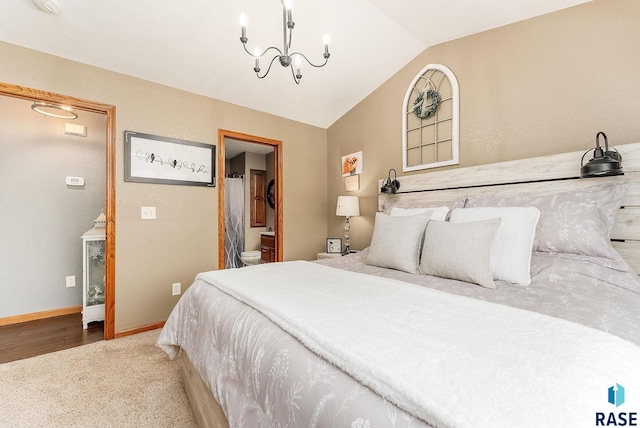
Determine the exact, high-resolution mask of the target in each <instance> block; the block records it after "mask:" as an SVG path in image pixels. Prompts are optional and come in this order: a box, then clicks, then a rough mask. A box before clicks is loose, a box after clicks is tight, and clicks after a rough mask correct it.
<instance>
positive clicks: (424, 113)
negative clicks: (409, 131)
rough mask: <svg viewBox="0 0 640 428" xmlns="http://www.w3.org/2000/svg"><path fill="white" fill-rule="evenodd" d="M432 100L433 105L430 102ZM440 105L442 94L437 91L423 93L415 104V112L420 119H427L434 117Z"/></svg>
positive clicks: (429, 90)
mask: <svg viewBox="0 0 640 428" xmlns="http://www.w3.org/2000/svg"><path fill="white" fill-rule="evenodd" d="M429 99H431V104H429V103H428V100H429ZM439 105H440V94H438V91H436V90H435V89H427V90H426V91H422V92H421V93H420V95H418V97H417V98H416V100H415V101H414V102H413V112H414V113H415V115H416V116H418V117H419V118H420V119H426V118H428V117H430V116H431V115H433V114H434V113H435V112H436V110H438V106H439Z"/></svg>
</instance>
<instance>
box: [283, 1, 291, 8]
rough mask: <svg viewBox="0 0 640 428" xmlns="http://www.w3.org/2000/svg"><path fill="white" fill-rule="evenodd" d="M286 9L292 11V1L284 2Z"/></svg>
mask: <svg viewBox="0 0 640 428" xmlns="http://www.w3.org/2000/svg"><path fill="white" fill-rule="evenodd" d="M284 8H285V9H287V10H291V0H284Z"/></svg>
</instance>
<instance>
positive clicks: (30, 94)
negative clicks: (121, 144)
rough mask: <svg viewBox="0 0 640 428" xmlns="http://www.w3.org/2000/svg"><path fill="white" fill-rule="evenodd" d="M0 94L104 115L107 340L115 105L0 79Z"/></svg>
mask: <svg viewBox="0 0 640 428" xmlns="http://www.w3.org/2000/svg"><path fill="white" fill-rule="evenodd" d="M0 95H4V96H9V97H14V98H21V99H25V100H28V101H44V102H48V103H54V104H62V105H65V106H69V107H72V108H74V109H77V110H82V111H88V112H93V113H99V114H104V115H105V121H106V125H105V126H106V135H105V139H106V142H105V143H106V144H105V146H106V148H105V163H106V167H105V174H106V177H105V184H106V189H105V194H106V200H105V204H104V207H105V211H104V213H105V217H106V225H105V229H106V239H105V253H104V266H105V289H104V294H105V318H104V338H105V339H107V340H109V339H113V338H114V337H115V157H116V156H115V113H116V108H115V106H112V105H108V104H102V103H97V102H93V101H88V100H83V99H79V98H73V97H69V96H66V95H60V94H55V93H52V92H45V91H40V90H37V89H30V88H25V87H21V86H17V85H11V84H8V83H2V82H0Z"/></svg>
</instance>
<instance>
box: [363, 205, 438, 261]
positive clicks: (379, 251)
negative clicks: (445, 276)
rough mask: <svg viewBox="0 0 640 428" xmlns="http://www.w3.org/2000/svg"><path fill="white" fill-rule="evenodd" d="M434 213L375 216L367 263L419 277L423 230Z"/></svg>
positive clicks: (379, 214)
mask: <svg viewBox="0 0 640 428" xmlns="http://www.w3.org/2000/svg"><path fill="white" fill-rule="evenodd" d="M430 217H431V213H424V214H418V215H412V216H388V215H386V214H382V213H376V222H375V224H374V226H373V237H372V238H371V246H370V247H369V254H367V258H366V259H365V263H366V264H368V265H372V266H380V267H384V268H390V269H397V270H401V271H404V272H409V273H416V272H417V271H418V261H419V258H420V246H421V244H422V237H423V235H424V228H425V225H426V224H427V222H428V221H429V218H430Z"/></svg>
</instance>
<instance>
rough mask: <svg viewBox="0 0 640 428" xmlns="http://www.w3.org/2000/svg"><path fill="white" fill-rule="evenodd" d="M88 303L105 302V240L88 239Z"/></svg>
mask: <svg viewBox="0 0 640 428" xmlns="http://www.w3.org/2000/svg"><path fill="white" fill-rule="evenodd" d="M86 245H87V260H86V263H87V266H86V270H87V274H86V275H87V276H86V279H87V287H86V293H87V295H86V305H87V306H94V305H103V304H104V282H105V281H104V280H105V277H104V240H100V241H87V244H86Z"/></svg>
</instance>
